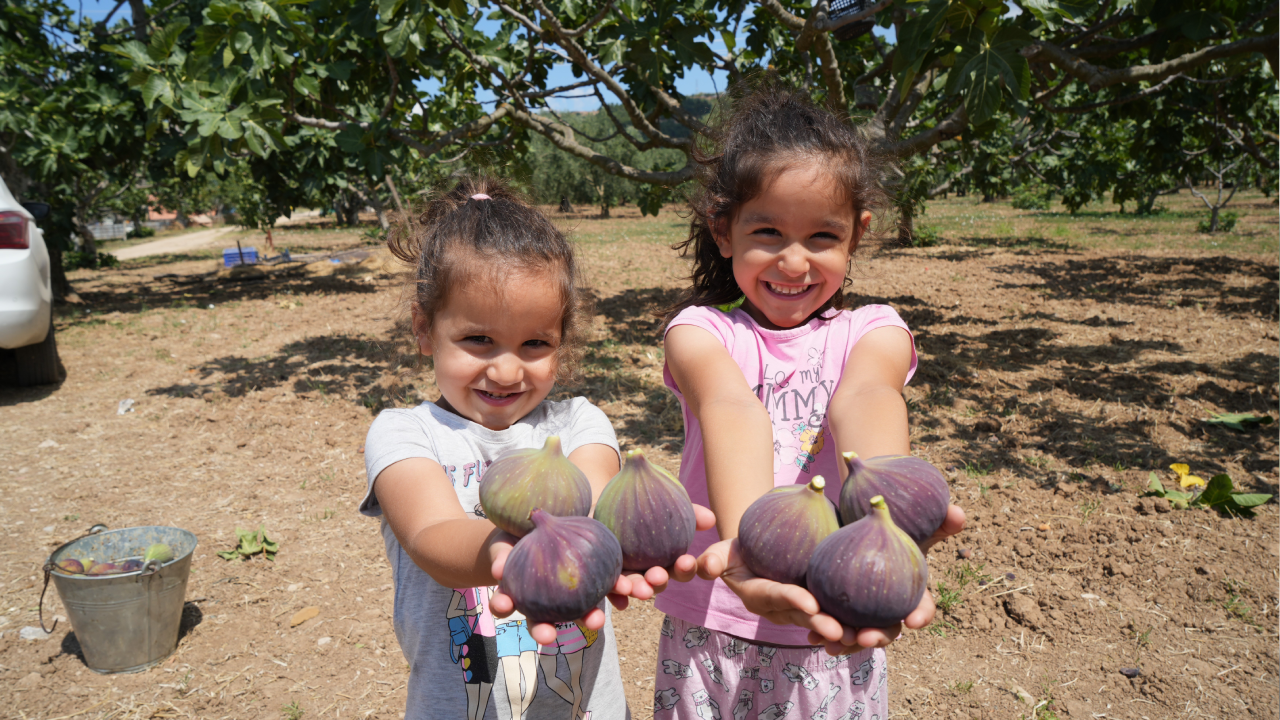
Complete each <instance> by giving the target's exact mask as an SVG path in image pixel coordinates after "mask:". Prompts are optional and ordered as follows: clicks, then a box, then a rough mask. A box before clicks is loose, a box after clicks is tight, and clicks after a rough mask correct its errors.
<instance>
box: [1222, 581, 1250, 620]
mask: <svg viewBox="0 0 1280 720" xmlns="http://www.w3.org/2000/svg"><path fill="white" fill-rule="evenodd" d="M1223 585H1225V586H1226V589H1227V598H1226V599H1225V600H1223V601H1222V609H1223V610H1226V611H1227V613H1229V614H1230V615H1231V616H1232V617H1235V618H1236V619H1238V620H1240V621H1242V622H1245V623H1247V624H1249V625H1255V624H1256V623H1254V621H1253V608H1252V607H1250V606H1249V605H1248V603H1246V602H1245V601H1244V595H1243V592H1244V590H1245V589H1247V588H1248V585H1247V584H1246V583H1244V582H1243V581H1240V580H1233V579H1231V578H1227V579H1226V580H1224V581H1223Z"/></svg>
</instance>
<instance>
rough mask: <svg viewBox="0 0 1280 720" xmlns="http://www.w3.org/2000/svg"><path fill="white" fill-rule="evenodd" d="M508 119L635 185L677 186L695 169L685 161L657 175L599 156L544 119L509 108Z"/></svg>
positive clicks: (559, 125)
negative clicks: (679, 166) (677, 168)
mask: <svg viewBox="0 0 1280 720" xmlns="http://www.w3.org/2000/svg"><path fill="white" fill-rule="evenodd" d="M511 118H512V119H513V120H515V121H516V122H518V123H520V124H521V125H524V126H525V127H527V128H529V129H530V130H533V131H534V132H536V133H538V134H539V135H542V136H543V137H545V138H547V139H548V140H550V141H551V144H552V145H555V146H556V147H558V148H560V149H561V150H563V151H565V152H567V153H569V154H571V155H574V156H576V157H579V158H582V159H583V160H586V161H587V162H589V163H591V164H592V165H595V166H596V167H598V168H600V169H602V170H604V171H605V172H607V173H609V174H610V175H615V176H617V177H621V178H626V179H628V180H634V181H636V182H643V183H649V184H653V185H668V186H670V185H678V184H680V183H682V182H684V181H685V180H688V179H690V178H692V177H693V174H694V172H695V170H696V168H695V165H694V162H693V160H692V159H689V160H686V162H685V166H684V167H683V168H681V169H679V170H676V171H673V172H665V171H664V172H659V171H653V170H640V169H638V168H634V167H631V166H629V165H623V164H622V163H620V162H618V161H617V160H614V159H613V158H611V157H607V156H605V155H601V154H600V153H598V152H596V151H595V150H592V149H591V148H589V147H587V146H585V145H583V144H581V143H579V142H578V141H577V139H576V138H575V137H574V130H573V128H572V127H570V126H568V125H565V124H563V123H558V122H554V121H552V120H548V119H547V118H544V117H542V116H540V115H535V114H533V113H530V112H527V111H525V110H520V109H516V108H513V109H512V110H511Z"/></svg>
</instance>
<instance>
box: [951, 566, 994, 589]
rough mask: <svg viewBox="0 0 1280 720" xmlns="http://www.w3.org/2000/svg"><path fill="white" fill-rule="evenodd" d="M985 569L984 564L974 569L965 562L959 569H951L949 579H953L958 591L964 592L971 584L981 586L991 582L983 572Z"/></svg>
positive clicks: (988, 576) (989, 577)
mask: <svg viewBox="0 0 1280 720" xmlns="http://www.w3.org/2000/svg"><path fill="white" fill-rule="evenodd" d="M986 567H987V564H986V563H983V564H981V565H978V566H977V567H974V565H973V564H972V563H969V562H966V563H965V564H964V565H961V566H960V567H957V568H953V569H952V570H951V577H953V578H955V581H956V583H957V584H958V585H959V586H960V590H964V589H965V588H966V587H968V586H969V585H970V584H971V583H975V582H976V583H978V584H979V585H981V584H983V583H988V582H991V576H990V575H988V574H986V573H985V572H983V570H984V569H985V568H986Z"/></svg>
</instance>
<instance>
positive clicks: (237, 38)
mask: <svg viewBox="0 0 1280 720" xmlns="http://www.w3.org/2000/svg"><path fill="white" fill-rule="evenodd" d="M231 46H232V47H234V48H235V50H236V52H238V53H240V54H241V55H244V54H245V53H247V52H249V50H250V49H251V48H252V47H253V38H252V37H250V35H249V33H247V32H245V31H243V30H237V31H236V34H235V35H232V36H231Z"/></svg>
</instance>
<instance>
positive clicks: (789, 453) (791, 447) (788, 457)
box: [773, 426, 800, 475]
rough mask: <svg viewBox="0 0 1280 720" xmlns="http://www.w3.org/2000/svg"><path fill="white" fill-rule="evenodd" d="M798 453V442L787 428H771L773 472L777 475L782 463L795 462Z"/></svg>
mask: <svg viewBox="0 0 1280 720" xmlns="http://www.w3.org/2000/svg"><path fill="white" fill-rule="evenodd" d="M799 455H800V442H799V440H797V439H796V436H795V435H794V434H793V433H792V432H791V430H790V429H789V428H779V427H776V426H775V427H774V429H773V474H774V475H777V474H778V470H780V469H781V468H782V466H783V465H790V464H792V463H794V462H796V459H797V458H798V457H799Z"/></svg>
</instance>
